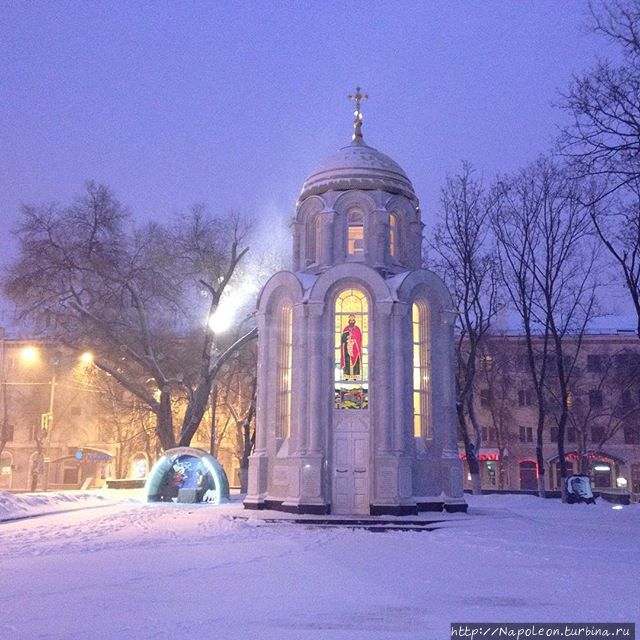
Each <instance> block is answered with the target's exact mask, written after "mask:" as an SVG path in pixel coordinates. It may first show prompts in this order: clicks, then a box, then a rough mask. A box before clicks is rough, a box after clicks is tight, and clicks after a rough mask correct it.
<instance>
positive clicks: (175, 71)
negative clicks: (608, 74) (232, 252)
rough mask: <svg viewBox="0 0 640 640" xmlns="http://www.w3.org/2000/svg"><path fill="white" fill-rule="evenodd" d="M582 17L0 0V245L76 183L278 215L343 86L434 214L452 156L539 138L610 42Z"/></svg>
mask: <svg viewBox="0 0 640 640" xmlns="http://www.w3.org/2000/svg"><path fill="white" fill-rule="evenodd" d="M586 19H587V3H586V2H583V1H582V0H571V1H559V0H535V1H526V0H518V1H516V0H511V1H498V0H489V1H486V2H471V1H467V2H462V1H453V0H452V1H448V2H442V1H437V2H436V1H435V0H424V1H421V2H411V1H407V0H404V1H402V2H388V1H384V2H372V1H367V2H358V1H354V0H350V1H348V2H346V1H345V2H337V1H323V2H282V1H281V2H268V1H266V0H265V1H260V2H259V1H257V0H255V1H252V2H248V1H244V2H241V1H237V2H227V1H219V2H214V1H213V0H211V1H204V0H203V1H201V2H189V1H183V2H162V1H159V2H128V1H124V0H122V1H115V0H114V1H112V2H79V1H76V2H61V1H56V0H51V1H47V2H43V1H36V2H29V3H27V2H19V1H17V0H15V1H6V0H0V218H1V220H2V223H3V224H2V225H0V251H2V252H4V253H6V252H7V251H8V250H9V247H10V240H9V238H8V237H7V226H10V224H11V223H12V222H13V221H14V220H15V219H16V216H17V212H18V210H19V207H20V205H21V203H40V202H49V201H57V202H60V203H67V202H69V201H70V200H71V198H72V197H73V196H74V195H75V194H77V193H79V192H80V191H81V190H82V187H83V183H84V181H85V180H87V179H94V180H96V181H98V182H103V183H105V184H108V185H109V186H111V187H112V189H113V190H114V191H115V193H116V195H117V197H118V198H119V199H120V200H121V201H122V202H124V203H125V204H127V205H128V206H129V207H130V208H131V209H132V210H133V211H134V212H135V213H136V214H137V215H139V216H140V217H147V218H150V217H158V218H162V217H163V216H166V215H167V214H168V213H170V212H172V211H175V210H183V209H186V208H187V207H188V206H189V205H190V204H192V203H194V202H206V203H208V204H209V205H210V206H211V208H212V209H214V210H219V211H220V212H226V211H228V210H230V209H236V210H240V211H246V212H249V213H252V214H254V215H256V216H257V217H258V218H260V219H267V220H271V219H272V218H273V216H277V217H279V218H280V219H285V218H288V217H290V216H291V215H292V213H293V211H294V206H295V201H296V198H297V196H298V194H299V192H300V188H301V186H302V183H303V181H304V178H305V177H306V175H307V174H308V173H309V171H310V170H311V169H313V167H314V165H315V164H317V163H318V161H319V160H321V159H322V158H323V157H324V156H326V155H327V154H329V153H331V152H333V151H334V150H336V149H337V148H338V147H340V146H342V145H344V144H346V143H347V142H348V141H349V139H350V136H351V121H352V113H351V112H352V108H351V105H350V103H349V102H348V100H347V99H346V95H347V94H348V93H350V92H351V91H352V90H353V89H354V88H355V86H356V84H360V85H361V86H362V87H363V90H364V91H366V92H367V93H368V94H369V96H370V99H369V100H368V101H367V102H366V103H364V107H363V112H364V119H365V121H364V128H363V132H364V136H365V140H366V141H367V142H368V143H369V144H370V145H372V146H374V147H376V148H378V149H380V150H381V151H383V152H384V153H387V154H388V155H390V156H391V157H393V158H394V159H395V160H396V161H397V162H398V163H399V164H400V165H401V166H402V167H403V168H404V169H405V171H406V172H407V174H408V175H409V177H410V178H411V180H412V181H413V183H414V186H415V187H416V191H417V193H418V195H419V197H420V198H421V202H422V210H423V215H424V216H425V221H426V222H430V220H429V218H432V217H433V215H434V211H435V209H436V208H437V204H438V192H439V188H440V185H441V184H442V182H443V179H444V176H445V174H446V173H447V171H452V170H455V169H457V168H458V167H459V165H460V162H461V160H463V159H466V160H470V161H471V162H472V163H473V164H474V165H475V166H476V167H477V169H478V170H479V171H480V172H481V173H483V174H484V175H485V176H487V177H491V176H493V175H494V174H495V173H496V172H499V171H509V170H513V169H516V168H518V167H519V166H521V165H522V164H524V163H526V162H527V161H529V160H531V159H533V158H534V157H535V156H536V155H537V154H538V153H540V152H542V151H544V150H545V149H547V148H548V147H549V145H550V144H551V140H552V138H553V136H554V133H555V130H556V126H557V125H558V124H559V123H560V122H562V118H563V114H562V113H561V112H560V111H559V110H558V109H556V108H554V107H553V106H552V102H553V101H554V100H557V99H558V91H559V90H560V89H562V88H564V87H565V86H566V85H567V82H568V80H569V78H570V76H571V73H572V72H579V71H580V70H583V69H585V68H586V67H588V66H590V65H591V64H592V63H593V61H594V60H595V57H596V56H597V55H598V54H600V55H602V54H607V51H606V49H605V48H604V45H603V41H602V39H601V38H599V37H597V36H594V35H592V34H590V33H589V32H588V31H587V30H586V29H585V24H586ZM265 228H266V227H265Z"/></svg>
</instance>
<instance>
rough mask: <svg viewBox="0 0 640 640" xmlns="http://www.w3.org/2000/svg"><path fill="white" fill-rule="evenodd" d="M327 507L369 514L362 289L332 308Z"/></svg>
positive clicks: (366, 363) (365, 314)
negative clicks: (329, 494)
mask: <svg viewBox="0 0 640 640" xmlns="http://www.w3.org/2000/svg"><path fill="white" fill-rule="evenodd" d="M334 362H335V368H334V394H335V398H334V411H333V420H332V442H333V445H332V469H331V471H332V506H331V512H332V513H334V514H343V515H368V514H369V510H370V508H369V505H370V497H369V459H370V436H369V314H368V300H367V297H366V295H365V293H364V292H363V291H360V290H359V289H354V288H349V289H345V290H344V291H342V292H341V293H340V294H339V295H338V296H337V298H336V306H335V358H334Z"/></svg>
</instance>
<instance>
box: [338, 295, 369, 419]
mask: <svg viewBox="0 0 640 640" xmlns="http://www.w3.org/2000/svg"><path fill="white" fill-rule="evenodd" d="M368 311H369V305H368V302H367V296H366V295H365V294H364V293H363V292H362V291H360V290H359V289H346V290H345V291H342V292H341V293H340V294H339V295H338V297H337V298H336V312H335V325H334V326H335V358H334V360H335V367H334V383H335V406H336V409H366V408H367V406H368V402H369V399H368V393H369V313H368Z"/></svg>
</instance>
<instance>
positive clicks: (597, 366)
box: [587, 353, 602, 373]
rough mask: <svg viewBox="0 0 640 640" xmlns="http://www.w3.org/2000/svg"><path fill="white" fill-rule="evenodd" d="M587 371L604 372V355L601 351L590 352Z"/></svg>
mask: <svg viewBox="0 0 640 640" xmlns="http://www.w3.org/2000/svg"><path fill="white" fill-rule="evenodd" d="M587 371H590V372H591V373H601V372H602V356H601V355H600V354H599V353H590V354H589V355H588V356H587Z"/></svg>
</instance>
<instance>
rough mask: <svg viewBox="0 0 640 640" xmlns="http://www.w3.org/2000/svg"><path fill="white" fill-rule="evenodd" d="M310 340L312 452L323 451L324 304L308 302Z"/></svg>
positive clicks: (309, 390) (309, 444) (309, 445)
mask: <svg viewBox="0 0 640 640" xmlns="http://www.w3.org/2000/svg"><path fill="white" fill-rule="evenodd" d="M307 307H308V309H309V311H308V314H309V317H308V325H307V326H308V341H309V351H308V354H309V374H308V375H309V384H308V387H307V390H308V397H309V408H308V414H307V415H308V418H309V419H308V424H309V439H308V441H307V442H308V452H309V453H311V454H320V453H322V433H323V428H322V427H323V425H322V420H321V416H322V414H323V410H322V403H323V402H324V397H323V396H324V394H325V393H326V386H327V381H326V380H325V379H324V377H323V375H322V360H323V357H324V354H323V352H322V350H323V348H324V347H325V345H326V342H327V341H326V337H325V336H323V318H322V311H323V307H324V305H323V304H320V303H308V304H307Z"/></svg>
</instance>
